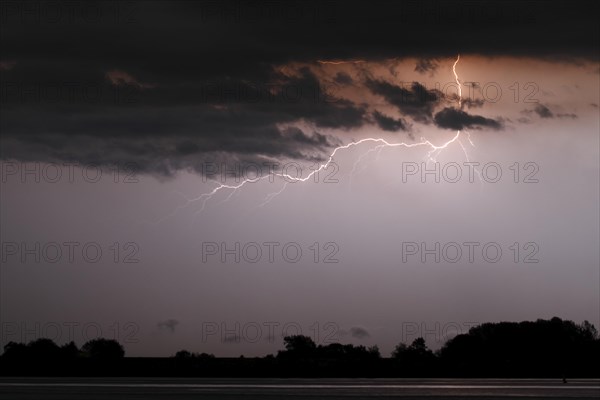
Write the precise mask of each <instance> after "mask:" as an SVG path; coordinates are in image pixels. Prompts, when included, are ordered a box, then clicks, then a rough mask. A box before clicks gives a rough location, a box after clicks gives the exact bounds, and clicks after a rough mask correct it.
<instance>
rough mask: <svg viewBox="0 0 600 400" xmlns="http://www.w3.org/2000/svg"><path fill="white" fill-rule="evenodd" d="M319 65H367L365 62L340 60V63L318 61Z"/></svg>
mask: <svg viewBox="0 0 600 400" xmlns="http://www.w3.org/2000/svg"><path fill="white" fill-rule="evenodd" d="M317 62H318V63H319V64H330V65H341V64H362V63H365V62H366V61H365V60H346V61H344V60H339V61H327V60H317Z"/></svg>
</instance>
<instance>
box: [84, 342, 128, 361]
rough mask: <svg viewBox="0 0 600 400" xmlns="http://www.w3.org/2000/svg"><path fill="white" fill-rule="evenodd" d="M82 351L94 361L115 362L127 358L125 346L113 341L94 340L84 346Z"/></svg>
mask: <svg viewBox="0 0 600 400" xmlns="http://www.w3.org/2000/svg"><path fill="white" fill-rule="evenodd" d="M81 351H82V352H83V353H84V354H86V355H87V356H89V357H90V358H93V359H101V360H114V359H119V358H123V357H125V350H124V349H123V346H121V344H120V343H119V342H117V341H116V340H112V339H103V338H98V339H93V340H90V341H88V342H87V343H86V344H84V345H83V347H82V348H81Z"/></svg>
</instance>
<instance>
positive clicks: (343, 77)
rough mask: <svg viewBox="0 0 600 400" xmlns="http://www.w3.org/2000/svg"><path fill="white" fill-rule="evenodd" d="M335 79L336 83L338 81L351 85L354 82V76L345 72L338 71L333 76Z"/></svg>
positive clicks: (341, 83)
mask: <svg viewBox="0 0 600 400" xmlns="http://www.w3.org/2000/svg"><path fill="white" fill-rule="evenodd" d="M333 80H334V81H335V83H338V84H340V85H351V84H352V83H354V81H353V80H352V77H351V76H350V75H348V74H347V73H345V72H338V73H337V74H336V75H335V77H334V78H333Z"/></svg>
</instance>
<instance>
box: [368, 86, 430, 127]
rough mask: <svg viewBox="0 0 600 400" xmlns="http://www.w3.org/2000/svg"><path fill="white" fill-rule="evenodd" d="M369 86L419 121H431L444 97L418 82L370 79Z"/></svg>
mask: <svg viewBox="0 0 600 400" xmlns="http://www.w3.org/2000/svg"><path fill="white" fill-rule="evenodd" d="M367 87H368V88H369V89H370V90H371V92H373V93H374V94H376V95H379V96H381V97H383V98H384V99H385V100H386V101H387V102H388V103H389V104H391V105H393V106H396V107H397V108H398V110H399V111H400V112H401V113H403V114H405V115H409V116H411V117H412V118H413V119H414V120H415V121H418V122H424V123H427V122H430V120H431V117H432V114H433V111H434V108H435V106H436V105H437V104H438V103H439V102H440V100H441V99H442V93H441V92H439V91H437V90H435V89H431V90H428V89H427V88H426V87H425V86H423V85H421V84H420V83H418V82H412V83H406V84H404V85H403V86H397V85H394V84H391V83H389V82H386V81H381V80H369V81H367Z"/></svg>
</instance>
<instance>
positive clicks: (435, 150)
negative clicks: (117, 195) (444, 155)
mask: <svg viewBox="0 0 600 400" xmlns="http://www.w3.org/2000/svg"><path fill="white" fill-rule="evenodd" d="M459 61H460V55H458V57H457V58H456V61H455V62H454V64H453V65H452V72H453V73H454V78H455V80H456V84H457V85H458V107H459V108H461V107H462V85H461V83H460V79H459V78H458V73H457V72H456V65H457V64H458V62H459ZM318 62H319V63H321V64H343V63H360V62H364V61H362V60H356V61H321V60H318ZM460 137H461V131H460V130H457V131H456V133H455V134H454V136H452V137H451V138H450V139H449V140H447V141H446V142H444V143H442V144H439V145H436V144H434V143H433V142H431V141H430V140H429V139H425V138H421V141H420V142H416V143H414V142H413V143H406V142H398V143H394V142H388V141H387V140H385V139H383V138H377V137H367V138H364V139H360V140H357V141H353V142H350V143H347V144H344V145H341V146H338V147H336V148H334V149H333V151H332V152H331V153H330V154H329V156H328V157H327V161H325V162H324V163H322V164H321V165H320V166H319V168H317V169H313V170H312V171H311V173H310V174H308V175H307V176H305V177H303V178H302V177H295V176H291V175H289V174H286V173H274V172H273V173H271V174H269V175H263V176H259V177H256V178H253V179H245V180H243V181H242V182H241V183H239V184H236V185H228V184H223V183H218V182H217V181H214V182H215V183H216V184H217V186H216V187H215V188H213V189H212V190H211V191H210V192H207V193H203V194H200V195H199V196H197V197H192V198H189V197H187V196H185V195H184V194H183V193H180V192H178V194H179V195H181V196H182V197H183V198H184V199H185V203H184V204H183V205H181V206H179V207H177V208H176V209H175V210H174V211H173V212H171V213H170V214H169V215H167V216H165V217H163V218H161V219H159V220H158V221H156V222H154V223H155V224H156V223H159V222H162V221H163V220H165V219H167V218H169V217H172V216H174V215H175V214H177V212H178V211H179V210H182V209H184V208H186V207H188V206H189V205H191V204H194V203H197V202H200V204H201V207H200V209H199V210H198V211H196V212H195V213H194V216H196V215H198V214H199V213H201V212H202V211H203V210H204V209H205V207H206V204H207V202H208V201H209V200H210V199H212V198H213V197H214V196H215V195H216V194H217V193H219V192H221V191H226V190H231V192H230V193H229V195H228V196H227V198H226V199H225V200H224V201H227V200H229V199H230V198H231V197H232V196H233V195H234V194H235V193H236V192H237V191H238V190H240V189H242V188H243V187H244V186H245V185H248V184H251V183H256V182H259V181H262V180H264V179H267V178H270V177H271V176H276V177H279V178H281V179H283V180H284V181H285V182H284V185H283V187H282V188H281V189H280V190H278V191H276V192H273V193H269V194H267V196H266V197H265V200H264V202H263V203H261V204H260V207H262V206H264V205H266V204H268V203H269V202H271V201H272V200H273V199H274V198H276V197H277V196H278V195H280V194H281V193H283V191H284V190H285V189H286V187H287V186H288V184H289V183H299V182H306V181H308V180H309V179H311V178H312V177H313V176H314V175H315V174H318V173H319V172H321V171H323V170H326V169H327V168H328V167H329V166H330V165H331V163H332V162H333V159H334V157H335V156H336V154H338V153H339V152H341V151H344V150H348V149H350V148H353V147H358V146H361V145H364V144H375V146H373V147H371V148H370V149H369V150H368V151H367V152H366V153H364V154H363V155H361V156H360V157H359V158H358V160H357V161H356V162H355V163H354V166H353V169H352V171H353V172H354V171H355V169H356V166H357V164H358V163H359V162H360V161H361V160H362V159H363V158H364V157H365V156H366V155H367V154H369V153H371V152H373V151H378V152H379V151H381V149H383V148H384V147H389V148H395V147H403V148H408V149H410V148H417V147H425V148H427V149H428V151H427V155H426V158H427V159H428V160H429V161H432V162H435V161H436V157H437V156H438V155H439V154H440V153H441V152H442V151H443V150H445V149H447V148H448V147H449V146H450V145H452V144H453V143H455V142H457V143H458V144H459V145H460V147H461V148H462V150H463V152H464V154H465V157H466V159H467V161H469V155H468V153H467V149H466V148H465V146H464V145H463V143H462V142H461V140H460ZM467 138H468V141H469V143H470V144H471V145H472V146H474V144H473V142H472V140H471V137H470V135H469V133H468V132H467ZM477 172H478V171H477ZM351 174H352V173H351Z"/></svg>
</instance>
